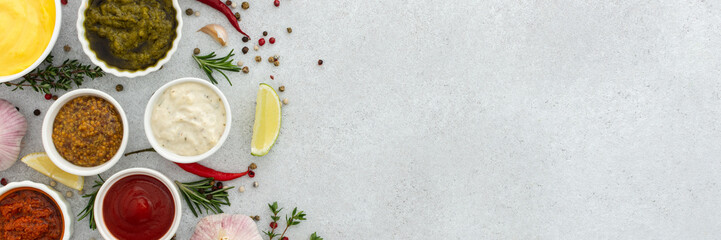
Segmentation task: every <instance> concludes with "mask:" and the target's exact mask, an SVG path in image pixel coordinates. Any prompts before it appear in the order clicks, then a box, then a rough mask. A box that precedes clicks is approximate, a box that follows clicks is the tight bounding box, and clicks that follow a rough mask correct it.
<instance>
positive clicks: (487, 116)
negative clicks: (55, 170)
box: [0, 0, 721, 239]
mask: <svg viewBox="0 0 721 240" xmlns="http://www.w3.org/2000/svg"><path fill="white" fill-rule="evenodd" d="M180 2H181V5H182V6H183V7H184V8H187V7H191V8H193V9H198V10H200V11H201V16H200V17H187V16H186V17H184V21H185V27H184V29H183V33H184V36H183V39H182V42H181V43H180V47H179V50H178V52H176V54H175V55H174V56H173V59H172V60H171V61H170V62H169V63H168V64H166V65H165V67H164V69H162V70H160V71H159V72H156V73H153V74H151V75H148V76H147V77H143V78H138V79H122V78H116V77H105V78H102V79H99V80H97V81H94V82H89V83H87V84H86V85H83V86H84V87H90V88H97V89H100V90H103V91H106V92H108V93H110V94H111V95H112V96H114V97H115V98H116V99H117V100H118V101H119V102H120V103H121V104H122V105H123V106H124V108H125V111H126V112H127V114H128V119H129V121H130V123H131V126H130V128H131V129H130V130H131V138H132V141H130V143H129V145H128V150H136V149H142V148H146V147H148V146H149V144H148V142H147V140H146V138H145V135H144V132H143V131H144V130H143V127H142V113H143V109H144V108H145V104H146V102H147V100H148V99H149V97H150V95H151V94H152V92H153V91H154V90H155V89H157V88H158V87H160V86H161V85H162V84H164V83H166V82H168V81H170V80H173V79H176V78H180V77H185V76H195V77H204V75H203V73H202V72H201V71H200V70H199V69H198V68H197V67H196V66H195V65H194V63H193V62H192V59H191V57H190V53H191V52H192V49H193V48H195V47H200V48H201V49H202V50H203V52H207V51H211V50H212V51H219V52H220V53H226V52H227V51H229V50H230V48H235V49H236V50H239V49H240V48H242V46H245V45H246V44H243V43H242V42H241V41H240V35H239V34H237V33H235V32H233V31H231V30H230V25H229V24H228V23H227V22H226V20H225V19H224V18H223V17H222V16H221V15H220V14H219V13H216V12H215V11H213V10H211V9H210V8H208V7H205V6H202V5H201V4H200V3H197V2H195V1H189V0H180ZM250 3H251V9H250V10H248V11H241V13H242V15H243V21H242V22H241V26H243V27H244V28H245V29H246V30H247V31H249V32H250V33H252V36H253V37H254V38H256V39H257V38H258V36H260V33H261V32H262V31H264V30H267V31H269V32H270V34H271V36H275V37H276V38H277V39H278V42H277V43H276V44H275V45H266V46H264V47H262V48H261V50H260V51H259V52H254V51H252V50H251V52H250V53H249V54H248V55H242V56H239V59H241V60H242V61H244V62H245V63H246V64H247V65H249V66H250V69H251V73H250V74H247V75H245V74H242V73H234V74H231V75H230V76H231V77H232V80H233V83H234V84H233V86H232V87H231V86H229V85H228V84H227V83H225V82H222V81H221V83H220V84H219V85H218V86H219V87H220V88H221V89H222V90H223V91H224V92H225V94H226V95H227V97H228V99H229V101H230V103H231V104H232V111H233V129H232V133H233V134H232V135H231V136H230V138H229V140H228V141H227V142H226V144H225V145H224V147H223V148H222V149H221V150H220V151H219V152H218V153H216V154H215V155H214V156H213V157H212V158H211V159H208V160H206V161H203V162H202V163H203V164H206V165H208V166H211V167H215V168H218V169H224V170H228V171H231V170H241V169H243V168H244V167H245V166H247V165H248V164H250V163H251V162H256V163H257V164H258V165H259V169H258V170H257V177H256V178H255V179H253V180H251V179H247V178H243V179H240V180H235V181H231V182H228V183H226V185H232V186H245V188H246V192H245V193H242V194H241V193H239V192H236V191H233V193H232V194H231V200H232V203H233V206H232V207H230V208H226V209H227V210H228V212H231V213H243V214H247V215H256V214H257V215H261V216H262V220H261V221H260V223H259V224H258V225H259V228H260V229H261V230H267V229H268V227H267V226H268V220H269V218H268V217H267V216H268V214H269V212H268V210H267V208H266V204H267V203H269V202H273V201H278V202H280V203H281V205H282V206H284V207H286V208H292V207H294V206H297V207H299V208H300V209H302V210H305V211H306V212H307V213H308V221H306V222H304V223H302V224H300V225H299V226H297V227H294V228H293V229H291V230H290V239H307V238H308V236H309V234H310V233H312V232H314V231H317V232H318V233H319V234H320V235H322V236H323V237H325V238H326V239H715V238H718V236H720V235H721V221H720V220H721V217H720V216H721V206H720V205H719V202H721V190H720V189H719V183H720V182H721V175H720V174H718V172H719V170H721V161H719V156H721V144H719V143H720V142H721V122H719V121H718V118H719V114H720V113H721V107H720V106H721V82H720V81H719V76H721V57H720V56H721V54H720V53H721V52H720V49H721V34H719V33H720V32H721V5H720V4H721V3H720V2H718V1H696V0H689V1H635V0H634V1H607V2H605V3H585V2H583V1H446V2H444V1H427V0H419V1H407V0H401V1H379V0H372V1H330V0H320V1H299V0H282V1H281V7H280V8H275V7H273V6H272V1H270V0H265V1H259V0H251V1H250ZM77 6H78V0H70V3H69V4H68V5H67V6H65V7H64V8H63V12H64V13H63V17H64V18H65V19H64V25H63V33H62V34H61V38H60V39H59V40H58V43H57V45H56V47H55V50H54V51H53V53H54V54H55V55H56V56H57V57H58V58H59V59H60V58H67V57H70V58H79V59H80V60H81V61H83V62H89V60H88V58H87V57H86V56H85V55H84V54H83V53H82V51H81V50H80V45H79V42H78V40H77V37H76V30H75V20H76V11H77ZM208 23H219V24H222V25H224V26H225V27H226V28H228V30H229V32H230V33H231V38H232V39H231V41H232V43H231V44H230V46H228V47H225V48H219V47H218V45H217V44H215V43H214V42H212V40H211V39H210V38H209V37H208V36H206V35H203V34H202V33H196V32H195V31H196V30H197V29H199V28H200V27H201V26H203V25H205V24H208ZM286 27H292V28H293V33H292V34H290V35H289V34H287V33H285V28H286ZM65 44H68V45H70V46H71V47H72V48H73V50H72V51H71V52H70V53H64V52H63V51H62V46H63V45H65ZM247 45H248V46H251V47H252V45H250V44H247ZM274 54H278V55H280V56H281V66H280V67H271V66H270V65H269V64H268V63H267V62H266V61H263V62H262V63H255V62H254V61H253V60H252V58H253V57H254V56H255V55H261V56H262V57H264V58H267V57H268V56H271V55H274ZM319 58H322V59H323V60H324V61H325V64H324V65H323V66H321V67H319V66H317V65H316V61H317V60H318V59H319ZM271 74H273V75H275V80H270V79H269V75H271ZM261 82H266V83H269V84H271V85H273V86H280V85H285V86H286V89H287V90H286V92H284V93H282V94H281V97H283V98H288V99H289V101H290V104H289V105H287V106H285V107H284V108H283V126H282V130H281V133H280V137H279V139H278V142H277V144H276V145H275V147H274V148H273V150H272V151H271V152H270V154H268V155H267V156H265V157H252V156H251V155H250V154H249V152H250V147H249V145H250V137H251V128H252V123H253V111H254V99H255V93H256V89H257V84H258V83H261ZM116 84H123V85H125V91H123V92H115V91H114V87H115V85H116ZM0 97H2V98H6V99H8V100H10V101H11V102H13V103H15V104H17V105H18V106H19V107H20V108H21V109H22V112H23V113H24V114H25V115H26V116H27V118H28V119H29V123H30V128H31V130H30V132H29V133H28V135H27V137H26V139H25V148H24V149H23V152H22V153H23V154H27V153H30V152H37V151H42V150H43V149H42V146H41V143H40V135H39V133H40V125H41V119H42V116H40V117H36V116H33V115H32V111H33V110H34V109H36V108H38V109H41V110H46V109H47V108H48V106H49V105H50V104H51V102H50V101H45V100H43V99H42V96H40V94H36V93H32V92H29V91H24V92H10V91H9V89H8V88H4V87H3V88H0ZM43 112H44V111H43ZM129 167H150V168H154V169H158V170H162V171H163V172H165V173H167V175H168V176H169V177H171V178H174V179H179V180H192V179H196V177H194V176H192V175H190V174H187V173H185V172H183V171H182V170H180V169H179V168H177V167H175V166H174V165H172V164H171V163H170V162H168V161H166V160H164V159H162V158H161V157H160V156H158V155H156V154H144V155H136V156H132V157H127V158H123V159H122V160H121V161H120V163H118V164H117V165H116V166H115V167H113V168H112V169H111V170H109V171H108V172H106V173H104V174H103V176H109V175H110V174H112V173H115V172H117V171H120V170H122V169H125V168H129ZM0 175H2V177H6V178H9V179H11V180H13V181H17V180H25V179H29V180H33V181H38V182H48V181H49V179H48V178H47V177H44V176H42V175H40V174H39V173H36V172H34V171H32V170H30V169H29V168H27V167H26V166H25V165H24V164H22V163H18V164H16V165H15V166H13V167H12V168H10V169H9V170H7V171H4V172H0ZM93 179H94V178H88V179H86V187H87V186H88V185H90V183H91V181H92V180H93ZM253 181H258V182H259V183H260V187H259V188H253V187H252V186H251V185H252V182H253ZM58 189H59V190H61V191H66V190H68V189H67V188H66V187H58ZM71 200H72V201H73V210H74V211H80V210H81V209H82V206H83V205H84V204H85V201H84V200H81V199H80V198H79V197H78V195H77V194H75V195H74V196H73V197H72V198H71ZM197 220H198V219H196V218H194V217H193V216H192V215H191V214H190V212H189V211H188V210H187V209H186V211H185V214H184V219H183V224H182V226H181V229H180V230H179V231H178V237H179V239H188V238H189V237H190V235H191V234H192V231H193V228H194V226H195V223H196V222H197ZM75 231H76V233H75V239H88V238H90V237H95V238H98V237H99V234H98V233H97V232H96V231H90V230H89V229H88V228H87V222H85V221H83V222H79V223H77V224H76V226H75Z"/></svg>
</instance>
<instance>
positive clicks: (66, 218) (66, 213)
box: [0, 181, 75, 240]
mask: <svg viewBox="0 0 721 240" xmlns="http://www.w3.org/2000/svg"><path fill="white" fill-rule="evenodd" d="M22 189H34V190H39V191H40V192H43V193H45V195H47V196H49V197H50V198H51V199H52V200H53V201H55V203H56V204H57V205H58V208H59V209H60V213H61V214H62V216H63V236H62V238H61V239H62V240H68V239H70V237H71V236H72V235H73V222H75V220H74V219H73V216H74V215H73V213H72V211H70V205H69V204H68V202H67V201H66V200H65V198H63V195H62V194H60V193H58V192H57V191H55V190H53V189H52V188H50V187H48V186H46V185H45V184H40V183H35V182H31V181H22V182H11V183H9V184H8V185H7V186H4V187H0V196H2V195H4V194H5V193H8V192H11V191H12V192H14V191H19V190H22Z"/></svg>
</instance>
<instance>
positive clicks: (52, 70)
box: [4, 54, 105, 94]
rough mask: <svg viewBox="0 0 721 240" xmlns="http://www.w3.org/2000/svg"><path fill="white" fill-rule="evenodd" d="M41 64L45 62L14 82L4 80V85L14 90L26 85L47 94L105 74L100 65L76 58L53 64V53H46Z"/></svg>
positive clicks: (68, 88) (21, 88)
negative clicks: (83, 62) (86, 78)
mask: <svg viewBox="0 0 721 240" xmlns="http://www.w3.org/2000/svg"><path fill="white" fill-rule="evenodd" d="M42 64H47V66H45V68H41V67H38V68H35V70H33V71H31V72H30V73H28V74H25V76H23V77H22V80H20V81H19V82H16V83H12V82H6V83H4V84H5V86H8V87H14V88H13V91H15V90H24V89H25V88H26V87H27V88H31V89H33V90H35V91H36V92H39V93H42V94H47V93H50V91H51V90H52V91H56V92H57V91H58V90H70V89H72V88H73V84H75V86H76V87H79V86H80V85H82V84H83V81H85V77H88V78H90V79H91V80H94V79H95V78H98V77H102V76H105V72H103V70H102V69H100V67H97V66H96V67H92V66H91V65H89V64H88V65H86V64H81V63H80V62H78V60H70V59H66V60H65V61H64V62H63V63H62V64H60V65H59V66H53V55H52V54H50V55H48V57H47V58H45V61H43V63H42Z"/></svg>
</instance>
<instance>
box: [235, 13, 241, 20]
mask: <svg viewBox="0 0 721 240" xmlns="http://www.w3.org/2000/svg"><path fill="white" fill-rule="evenodd" d="M235 20H238V21H240V13H239V12H235Z"/></svg>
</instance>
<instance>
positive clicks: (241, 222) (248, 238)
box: [190, 213, 263, 240]
mask: <svg viewBox="0 0 721 240" xmlns="http://www.w3.org/2000/svg"><path fill="white" fill-rule="evenodd" d="M190 240H263V239H262V238H261V237H260V233H259V232H258V226H257V225H255V222H254V221H253V220H252V219H250V217H248V216H245V215H240V214H237V215H230V214H224V213H223V214H216V215H211V216H207V217H204V218H203V219H200V222H198V224H197V225H195V233H193V236H192V237H190Z"/></svg>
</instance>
